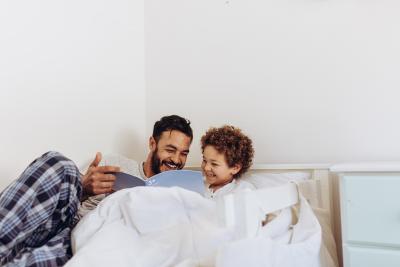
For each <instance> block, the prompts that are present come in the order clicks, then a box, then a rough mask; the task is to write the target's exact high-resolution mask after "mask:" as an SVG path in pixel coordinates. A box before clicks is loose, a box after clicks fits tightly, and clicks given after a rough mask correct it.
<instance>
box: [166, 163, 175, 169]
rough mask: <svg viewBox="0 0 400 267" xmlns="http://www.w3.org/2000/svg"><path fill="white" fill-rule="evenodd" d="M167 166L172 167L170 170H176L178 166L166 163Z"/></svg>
mask: <svg viewBox="0 0 400 267" xmlns="http://www.w3.org/2000/svg"><path fill="white" fill-rule="evenodd" d="M165 165H167V166H168V167H170V168H176V165H175V164H170V163H165Z"/></svg>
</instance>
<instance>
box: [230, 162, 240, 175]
mask: <svg viewBox="0 0 400 267" xmlns="http://www.w3.org/2000/svg"><path fill="white" fill-rule="evenodd" d="M241 169H242V165H241V164H239V163H237V164H235V165H233V167H232V170H231V173H232V175H235V174H237V173H238V172H240V170H241Z"/></svg>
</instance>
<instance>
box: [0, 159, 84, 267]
mask: <svg viewBox="0 0 400 267" xmlns="http://www.w3.org/2000/svg"><path fill="white" fill-rule="evenodd" d="M81 191H82V186H81V182H80V174H79V171H78V169H77V167H76V166H75V164H74V163H73V162H72V161H71V160H69V159H67V158H65V157H64V156H63V155H61V154H60V153H58V152H48V153H46V154H44V155H43V156H41V157H39V158H38V159H36V160H35V161H34V162H32V163H31V164H30V165H29V166H28V168H27V169H26V170H25V171H24V172H23V173H22V175H21V176H20V177H19V178H18V179H17V180H16V181H14V182H13V183H12V184H11V185H9V186H8V187H7V188H6V189H5V190H4V191H3V192H2V193H1V194H0V233H1V235H0V265H1V266H3V265H6V266H62V265H63V264H65V262H66V261H67V260H68V259H69V258H70V256H71V252H70V231H71V228H72V227H73V224H74V221H73V220H74V217H75V214H76V212H77V209H78V205H79V198H80V196H81Z"/></svg>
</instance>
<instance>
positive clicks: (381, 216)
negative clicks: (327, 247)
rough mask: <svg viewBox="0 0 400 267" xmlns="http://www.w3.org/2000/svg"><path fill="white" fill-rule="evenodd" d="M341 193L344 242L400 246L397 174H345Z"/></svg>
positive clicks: (399, 207)
mask: <svg viewBox="0 0 400 267" xmlns="http://www.w3.org/2000/svg"><path fill="white" fill-rule="evenodd" d="M341 194H342V195H341V208H342V223H343V238H344V240H343V241H344V242H357V243H359V242H363V243H365V242H367V243H373V244H378V245H379V244H383V245H387V246H393V247H400V177H399V176H396V175H380V176H376V175H374V176H372V175H371V176H368V175H345V176H343V177H342V180H341ZM383 266H384V265H383ZM398 266H400V265H398Z"/></svg>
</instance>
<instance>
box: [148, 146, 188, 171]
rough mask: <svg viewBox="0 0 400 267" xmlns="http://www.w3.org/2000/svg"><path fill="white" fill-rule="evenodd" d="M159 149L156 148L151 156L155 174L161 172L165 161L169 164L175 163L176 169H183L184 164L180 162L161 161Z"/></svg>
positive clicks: (152, 168)
mask: <svg viewBox="0 0 400 267" xmlns="http://www.w3.org/2000/svg"><path fill="white" fill-rule="evenodd" d="M157 152H158V149H156V150H155V151H154V152H153V155H152V156H151V170H152V171H153V173H154V174H158V173H160V172H161V170H160V168H161V165H163V164H165V163H169V164H174V165H176V169H177V170H181V169H182V168H183V164H180V163H176V162H173V161H172V160H171V161H161V160H160V158H159V157H158V155H157V154H158V153H157Z"/></svg>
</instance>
